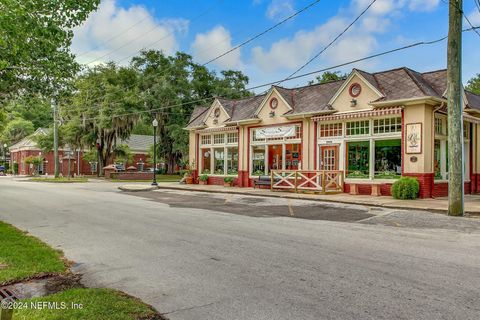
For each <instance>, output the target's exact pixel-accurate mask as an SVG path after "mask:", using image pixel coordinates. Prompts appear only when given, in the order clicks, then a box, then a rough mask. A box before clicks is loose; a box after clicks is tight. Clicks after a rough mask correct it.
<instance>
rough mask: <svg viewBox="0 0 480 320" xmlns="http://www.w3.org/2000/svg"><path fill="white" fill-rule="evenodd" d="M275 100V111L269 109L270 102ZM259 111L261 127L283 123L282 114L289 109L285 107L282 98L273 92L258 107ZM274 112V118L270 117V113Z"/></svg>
mask: <svg viewBox="0 0 480 320" xmlns="http://www.w3.org/2000/svg"><path fill="white" fill-rule="evenodd" d="M273 98H276V99H277V100H278V106H277V108H276V109H275V110H273V109H271V108H270V101H271V100H272V99H273ZM259 109H260V111H259V113H258V117H259V118H260V119H262V125H270V124H276V123H279V122H284V121H285V117H282V115H283V114H285V113H286V112H288V111H290V107H288V106H287V104H286V103H285V101H284V100H283V98H282V97H281V96H280V95H279V94H277V92H276V91H275V90H273V91H272V93H271V95H270V96H268V97H267V99H265V100H264V101H263V104H262V105H261V106H260V108H259ZM271 111H274V112H275V116H274V117H270V112H271Z"/></svg>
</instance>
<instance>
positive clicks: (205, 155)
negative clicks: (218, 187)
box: [202, 149, 212, 174]
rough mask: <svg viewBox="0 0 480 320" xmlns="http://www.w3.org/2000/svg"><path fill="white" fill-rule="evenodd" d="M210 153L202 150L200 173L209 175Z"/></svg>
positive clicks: (207, 150) (208, 150)
mask: <svg viewBox="0 0 480 320" xmlns="http://www.w3.org/2000/svg"><path fill="white" fill-rule="evenodd" d="M211 156H212V153H211V151H210V149H202V173H205V174H209V173H211V171H210V164H211V162H212V161H211V160H212V158H211Z"/></svg>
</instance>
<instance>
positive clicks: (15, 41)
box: [0, 0, 100, 101]
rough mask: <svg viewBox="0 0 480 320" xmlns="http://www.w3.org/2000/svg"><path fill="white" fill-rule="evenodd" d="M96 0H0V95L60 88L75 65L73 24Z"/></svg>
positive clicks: (71, 75)
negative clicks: (72, 41)
mask: <svg viewBox="0 0 480 320" xmlns="http://www.w3.org/2000/svg"><path fill="white" fill-rule="evenodd" d="M99 2H100V0H82V1H77V0H63V1H52V0H3V1H1V2H0V12H1V14H0V77H1V79H2V81H0V100H3V101H7V100H9V99H11V98H13V97H16V96H19V95H25V94H30V93H38V92H40V93H43V94H45V95H47V96H49V95H50V94H52V93H53V92H54V91H56V90H57V88H64V87H65V85H66V84H68V80H69V79H72V78H73V76H74V75H75V74H76V73H77V72H78V70H79V65H78V64H77V63H76V62H75V60H74V56H73V55H72V54H71V53H70V51H69V48H70V44H71V40H72V38H73V28H74V27H76V26H78V25H80V24H81V23H82V22H83V21H84V20H85V19H86V18H87V16H88V14H89V13H90V12H91V11H93V10H95V9H96V7H97V6H98V4H99Z"/></svg>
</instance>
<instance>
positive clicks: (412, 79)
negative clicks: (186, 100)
mask: <svg viewBox="0 0 480 320" xmlns="http://www.w3.org/2000/svg"><path fill="white" fill-rule="evenodd" d="M354 75H358V76H359V77H360V78H362V79H363V80H364V81H366V82H367V84H368V85H369V86H370V87H371V88H372V90H374V91H375V92H376V93H377V94H378V95H379V96H381V97H380V98H379V99H378V100H376V101H373V102H372V105H374V102H382V104H383V103H388V102H390V101H392V102H393V101H394V102H397V101H398V100H407V99H408V100H410V99H416V98H418V99H421V98H431V97H433V98H436V99H442V100H443V99H444V98H445V97H444V93H445V91H446V87H447V71H446V70H436V71H431V72H424V73H420V72H417V71H415V70H412V69H409V68H406V67H402V68H396V69H392V70H386V71H381V72H375V73H369V72H366V71H363V70H358V69H353V71H352V73H351V74H350V76H349V77H348V78H347V79H346V80H339V81H332V82H327V83H322V84H313V85H308V86H304V87H300V88H292V89H289V88H284V87H280V86H272V89H271V90H270V91H269V93H271V92H272V91H273V89H275V90H276V91H277V92H278V94H280V95H281V97H282V99H283V100H285V102H287V103H288V105H289V106H290V107H291V108H292V110H290V111H288V112H287V113H286V114H285V116H287V115H288V116H294V115H302V114H310V115H311V114H315V113H319V114H320V113H325V112H335V110H333V109H332V107H331V105H330V104H331V102H332V100H334V98H335V97H336V96H337V95H338V94H340V92H341V91H342V89H345V88H344V87H345V86H346V85H347V83H348V81H349V79H351V78H352V77H353V76H354ZM465 97H466V100H467V101H466V103H467V107H469V108H471V109H475V110H479V111H480V96H479V95H476V94H474V93H472V92H469V91H465ZM266 98H268V97H267V95H266V94H262V95H258V96H254V97H248V98H244V99H235V100H234V99H223V98H222V100H221V104H222V106H223V107H224V109H225V111H226V112H227V113H228V114H229V116H230V119H229V120H227V123H232V122H237V121H241V120H247V119H248V120H250V119H253V118H255V112H256V110H258V108H259V107H260V105H261V104H262V102H264V100H265V99H266ZM208 108H209V107H205V106H203V107H197V108H195V110H194V112H193V114H192V117H191V119H190V122H189V124H188V126H187V128H190V129H191V128H196V127H199V126H204V125H205V124H204V123H201V121H200V120H199V118H200V119H201V118H202V117H201V115H202V114H204V113H205V112H206V110H208Z"/></svg>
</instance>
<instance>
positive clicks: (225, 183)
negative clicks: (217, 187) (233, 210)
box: [223, 182, 233, 187]
mask: <svg viewBox="0 0 480 320" xmlns="http://www.w3.org/2000/svg"><path fill="white" fill-rule="evenodd" d="M232 185H233V183H231V182H224V183H223V186H224V187H231V186H232Z"/></svg>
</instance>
